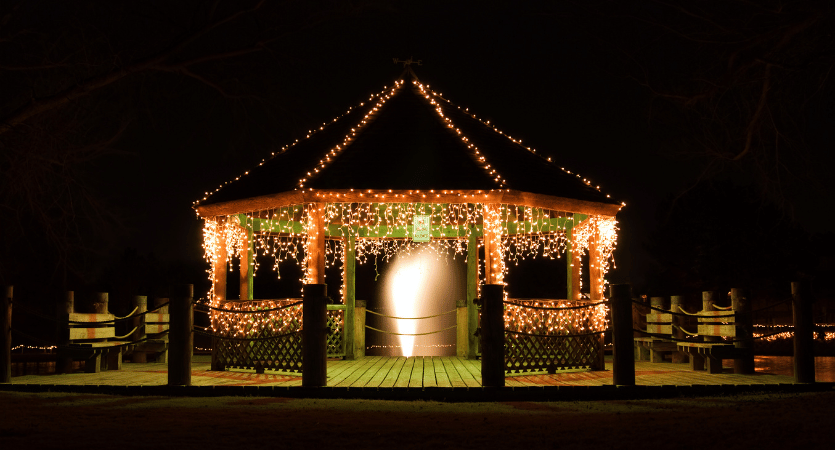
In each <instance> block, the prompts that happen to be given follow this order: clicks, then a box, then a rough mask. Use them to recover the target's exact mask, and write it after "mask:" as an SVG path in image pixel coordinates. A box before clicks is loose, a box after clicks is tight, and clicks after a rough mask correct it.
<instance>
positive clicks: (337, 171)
mask: <svg viewBox="0 0 835 450" xmlns="http://www.w3.org/2000/svg"><path fill="white" fill-rule="evenodd" d="M418 191H420V192H424V193H427V192H430V191H432V192H434V193H438V195H437V196H435V195H433V196H432V197H436V198H433V199H432V201H436V202H437V201H454V199H455V198H458V199H459V200H458V201H465V202H466V201H467V200H460V198H461V197H462V195H464V196H466V195H467V193H469V194H471V195H472V194H475V193H478V195H479V196H481V197H483V198H484V199H485V202H487V201H489V202H494V203H514V204H524V205H527V206H536V207H545V208H549V209H561V210H564V211H570V212H581V213H593V214H605V215H614V214H615V213H616V212H617V211H618V209H619V208H620V203H619V202H617V201H615V200H613V199H611V198H609V196H608V195H606V194H604V193H602V192H600V191H599V190H598V189H597V188H595V187H593V186H591V184H590V182H588V181H586V180H584V179H582V178H581V177H579V176H578V175H576V174H572V173H569V172H568V171H566V170H563V169H562V168H560V167H559V166H557V165H556V164H554V163H552V162H549V161H548V160H547V159H546V158H544V157H542V156H540V155H538V154H536V153H535V151H534V150H531V149H529V148H527V147H525V146H523V145H522V144H521V143H520V142H519V141H516V140H514V139H512V138H510V137H508V136H507V135H504V134H502V133H501V132H500V131H498V130H496V129H495V128H494V127H493V126H491V125H490V124H489V123H485V122H482V121H481V120H480V119H478V118H476V117H475V116H474V115H472V114H470V113H469V112H467V110H465V109H462V108H460V107H458V106H455V105H454V104H452V103H451V102H449V101H448V100H446V99H444V98H442V97H441V96H440V95H439V94H437V93H435V92H432V91H431V90H429V89H428V87H427V86H425V85H422V84H421V83H419V82H418V81H417V80H415V81H413V82H407V81H399V82H397V83H395V85H394V87H392V88H386V89H384V91H383V92H381V93H380V94H375V95H373V96H372V97H371V98H370V99H369V100H368V101H366V102H364V103H361V104H360V105H359V106H358V107H354V108H352V109H350V110H349V111H348V112H347V113H345V114H344V115H342V116H341V117H339V118H337V119H334V120H333V121H332V122H330V123H327V124H323V126H322V127H321V128H320V129H319V130H316V131H313V132H311V133H310V134H309V135H308V136H306V137H305V138H304V139H300V140H298V141H297V142H296V143H294V144H292V145H290V146H287V147H285V148H284V149H282V151H279V152H276V153H274V154H273V155H272V156H271V157H270V158H267V159H265V160H264V161H263V162H262V163H261V164H260V165H259V166H257V167H255V168H253V169H251V170H250V171H249V172H247V173H246V174H245V175H242V176H240V177H238V178H237V179H235V180H233V181H231V182H229V183H227V184H225V185H223V186H221V187H220V188H219V189H217V190H216V191H215V192H213V193H210V194H207V196H206V198H204V199H203V200H201V201H199V202H197V203H196V204H195V208H196V209H197V210H198V212H199V213H200V215H201V216H204V217H205V216H212V215H224V214H231V213H237V212H247V211H256V210H259V209H266V208H268V207H276V206H281V204H282V203H283V204H285V205H286V204H291V203H301V202H309V201H316V200H317V199H322V198H323V197H324V195H325V193H330V194H331V195H333V193H342V197H341V199H342V200H341V201H358V200H359V198H358V197H356V195H358V194H357V193H359V192H365V193H370V192H383V193H398V192H399V193H401V194H403V196H402V197H400V198H402V199H404V200H406V199H409V200H412V201H419V200H420V199H421V197H420V196H419V195H413V194H414V193H415V192H418ZM440 193H443V196H441V195H440ZM423 197H425V195H424V196H423ZM389 198H391V196H390V197H389ZM426 200H429V199H426ZM319 201H321V200H319ZM363 201H368V198H365V200H363ZM390 201H394V200H393V199H392V200H390ZM470 201H472V200H470Z"/></svg>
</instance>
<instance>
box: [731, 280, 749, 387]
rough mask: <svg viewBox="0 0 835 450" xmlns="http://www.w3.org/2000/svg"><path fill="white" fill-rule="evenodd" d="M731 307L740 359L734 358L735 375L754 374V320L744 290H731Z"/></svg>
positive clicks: (746, 293) (735, 344)
mask: <svg viewBox="0 0 835 450" xmlns="http://www.w3.org/2000/svg"><path fill="white" fill-rule="evenodd" d="M731 306H732V307H733V308H732V309H733V311H734V315H735V317H734V319H735V320H734V321H735V322H736V327H735V332H734V340H735V341H737V342H735V343H734V347H736V351H737V353H742V354H741V355H738V356H739V357H738V358H734V373H736V374H747V375H751V374H753V373H754V340H753V339H754V319H753V317H751V300H750V299H749V298H748V292H747V291H745V290H743V289H737V288H733V289H731Z"/></svg>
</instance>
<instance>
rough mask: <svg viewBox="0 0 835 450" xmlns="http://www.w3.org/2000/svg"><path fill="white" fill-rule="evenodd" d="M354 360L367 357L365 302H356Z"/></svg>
mask: <svg viewBox="0 0 835 450" xmlns="http://www.w3.org/2000/svg"><path fill="white" fill-rule="evenodd" d="M354 305H355V308H354V359H360V358H364V357H365V300H355V303H354Z"/></svg>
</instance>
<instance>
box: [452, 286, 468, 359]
mask: <svg viewBox="0 0 835 450" xmlns="http://www.w3.org/2000/svg"><path fill="white" fill-rule="evenodd" d="M467 324H468V317H467V301H466V300H456V302H455V354H456V355H457V356H458V357H459V358H466V357H467V354H468V353H469V351H468V349H467V346H468V345H469V340H470V339H469V336H468V334H469V330H468V329H467Z"/></svg>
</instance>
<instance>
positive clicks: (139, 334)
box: [131, 295, 148, 363]
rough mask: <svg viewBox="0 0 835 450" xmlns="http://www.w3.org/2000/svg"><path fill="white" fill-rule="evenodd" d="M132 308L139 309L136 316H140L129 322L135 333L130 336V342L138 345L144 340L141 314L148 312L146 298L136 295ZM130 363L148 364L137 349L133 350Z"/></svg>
mask: <svg viewBox="0 0 835 450" xmlns="http://www.w3.org/2000/svg"><path fill="white" fill-rule="evenodd" d="M133 307H134V308H139V310H138V311H136V314H140V315H137V316H136V317H134V318H133V320H132V321H131V322H132V325H133V326H134V327H136V331H134V332H133V334H132V335H131V340H132V341H133V342H137V343H138V342H140V341H142V340H143V339H145V315H144V314H142V313H144V312H147V311H148V297H146V296H144V295H137V296H135V297H133ZM131 362H134V363H145V362H148V356H147V355H146V354H145V352H143V351H141V350H139V349H138V348H134V349H133V353H132V355H131Z"/></svg>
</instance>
